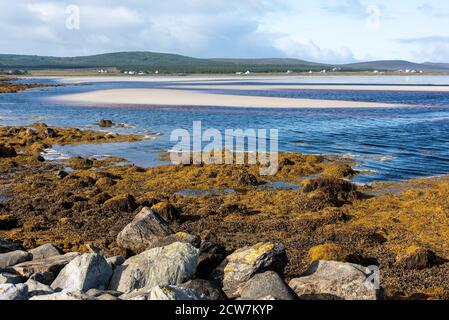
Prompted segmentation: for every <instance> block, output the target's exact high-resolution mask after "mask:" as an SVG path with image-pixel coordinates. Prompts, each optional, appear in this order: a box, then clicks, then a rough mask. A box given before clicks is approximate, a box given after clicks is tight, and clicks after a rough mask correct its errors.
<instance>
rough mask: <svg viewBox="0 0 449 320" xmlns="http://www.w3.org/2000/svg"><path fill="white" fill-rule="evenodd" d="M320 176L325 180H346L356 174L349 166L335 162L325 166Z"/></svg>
mask: <svg viewBox="0 0 449 320" xmlns="http://www.w3.org/2000/svg"><path fill="white" fill-rule="evenodd" d="M321 174H322V176H323V177H327V178H347V177H352V176H353V175H355V174H356V172H355V171H354V170H353V169H352V167H351V166H350V165H348V164H346V163H340V162H336V163H332V164H329V165H327V166H326V167H325V168H324V170H323V172H322V173H321Z"/></svg>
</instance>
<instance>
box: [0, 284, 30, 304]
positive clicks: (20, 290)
mask: <svg viewBox="0 0 449 320" xmlns="http://www.w3.org/2000/svg"><path fill="white" fill-rule="evenodd" d="M27 299H28V287H27V285H26V284H23V283H19V284H11V283H8V284H0V300H27Z"/></svg>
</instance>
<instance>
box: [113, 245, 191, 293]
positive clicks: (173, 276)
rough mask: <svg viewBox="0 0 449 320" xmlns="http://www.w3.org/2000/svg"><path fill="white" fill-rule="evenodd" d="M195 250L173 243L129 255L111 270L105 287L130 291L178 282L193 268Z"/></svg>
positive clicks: (182, 280) (188, 274)
mask: <svg viewBox="0 0 449 320" xmlns="http://www.w3.org/2000/svg"><path fill="white" fill-rule="evenodd" d="M197 263H198V249H196V248H194V247H193V246H192V245H190V244H188V243H181V242H175V243H173V244H170V245H168V246H165V247H158V248H153V249H150V250H147V251H144V252H142V253H141V254H138V255H136V256H133V257H131V258H129V259H127V260H126V261H125V263H124V264H123V265H121V266H117V267H116V269H115V270H114V274H113V276H112V279H111V282H110V285H109V289H110V290H116V291H122V292H130V291H132V290H136V289H140V288H143V287H153V286H156V285H167V284H181V283H183V282H186V281H187V280H189V279H190V278H191V277H192V276H193V275H194V274H195V271H196V266H197Z"/></svg>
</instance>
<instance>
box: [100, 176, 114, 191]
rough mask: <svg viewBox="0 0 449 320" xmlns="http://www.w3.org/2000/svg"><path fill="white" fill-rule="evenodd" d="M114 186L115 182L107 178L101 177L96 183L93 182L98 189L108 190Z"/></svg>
mask: <svg viewBox="0 0 449 320" xmlns="http://www.w3.org/2000/svg"><path fill="white" fill-rule="evenodd" d="M114 184H115V181H114V180H112V179H111V178H109V177H102V178H99V179H98V180H97V182H95V186H96V187H98V188H100V189H105V188H109V187H112V186H113V185H114Z"/></svg>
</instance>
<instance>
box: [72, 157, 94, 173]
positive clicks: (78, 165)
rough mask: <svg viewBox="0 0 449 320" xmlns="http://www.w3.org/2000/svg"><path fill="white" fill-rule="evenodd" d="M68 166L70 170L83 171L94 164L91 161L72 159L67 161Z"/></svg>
mask: <svg viewBox="0 0 449 320" xmlns="http://www.w3.org/2000/svg"><path fill="white" fill-rule="evenodd" d="M69 165H70V167H71V168H72V169H75V170H83V169H90V168H92V166H93V165H94V162H93V161H92V160H91V159H87V158H82V157H74V158H70V159H69Z"/></svg>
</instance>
